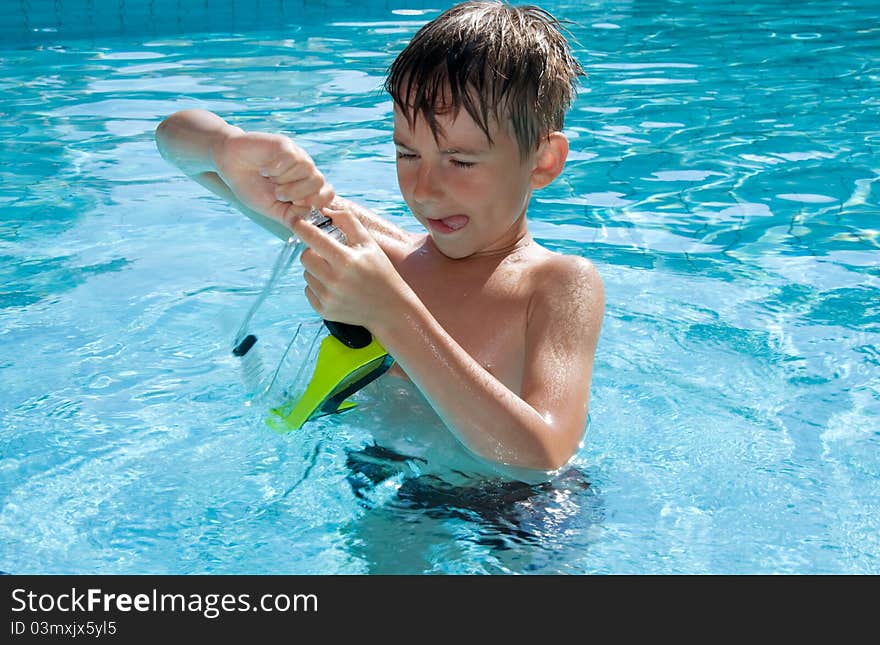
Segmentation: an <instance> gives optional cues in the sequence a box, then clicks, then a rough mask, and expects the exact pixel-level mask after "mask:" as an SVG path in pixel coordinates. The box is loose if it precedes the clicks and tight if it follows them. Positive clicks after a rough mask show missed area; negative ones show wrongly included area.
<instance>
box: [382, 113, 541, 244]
mask: <svg viewBox="0 0 880 645" xmlns="http://www.w3.org/2000/svg"><path fill="white" fill-rule="evenodd" d="M437 120H438V122H439V124H440V127H441V131H440V133H439V136H438V137H437V139H435V138H434V134H433V133H432V131H431V128H430V126H429V125H428V123H427V121H426V120H425V118H424V117H422V116H421V115H420V116H419V118H418V120H417V121H416V124H415V127H414V128H410V126H409V124H408V123H407V120H406V117H405V116H404V114H403V112H401V111H400V108H399V107H398V106H396V105H395V107H394V143H395V146H396V148H397V181H398V183H399V184H400V192H401V193H402V194H403V198H404V200H405V201H406V203H407V206H409V208H410V211H412V213H413V215H414V216H415V217H416V219H417V220H418V221H419V222H420V223H421V224H422V226H424V227H425V228H426V229H427V230H428V233H429V234H430V236H431V238H432V239H433V241H434V244H435V245H436V246H437V248H438V249H439V250H440V252H441V253H443V254H444V255H446V256H447V257H450V258H455V259H460V258H466V257H470V256H473V255H476V254H483V253H491V252H493V251H498V250H502V249H505V248H509V247H511V246H512V245H514V244H515V243H516V242H517V241H519V240H520V239H522V237H524V236H525V235H526V233H527V229H526V220H525V212H526V207H527V205H528V202H529V198H530V197H531V192H532V184H531V174H532V170H533V167H534V158H535V155H530V157H529V158H528V159H522V158H521V156H520V150H519V146H518V144H517V142H516V139H515V138H514V137H513V136H512V134H511V133H510V132H509V131H508V129H507V128H503V127H499V126H498V125H497V124H496V123H495V122H494V120H493V121H492V125H491V126H490V133H491V135H492V143H490V142H489V140H488V139H487V138H486V135H485V133H484V132H483V131H482V130H481V129H480V128H479V126H478V125H477V124H476V123H475V122H474V120H473V119H472V118H471V116H470V115H469V114H468V113H467V110H464V109H462V110H460V111H459V113H458V114H457V115H456V116H455V117H453V116H452V115H451V114H446V115H438V116H437Z"/></svg>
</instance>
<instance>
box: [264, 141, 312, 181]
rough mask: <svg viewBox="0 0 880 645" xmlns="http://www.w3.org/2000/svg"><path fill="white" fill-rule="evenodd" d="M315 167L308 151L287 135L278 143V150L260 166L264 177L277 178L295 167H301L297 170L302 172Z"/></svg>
mask: <svg viewBox="0 0 880 645" xmlns="http://www.w3.org/2000/svg"><path fill="white" fill-rule="evenodd" d="M314 167H315V164H314V162H313V161H312V158H311V157H310V156H309V155H308V153H307V152H306V151H305V150H303V149H302V148H300V147H299V146H298V145H296V144H295V143H294V142H293V141H291V140H290V139H288V138H286V137H285V138H284V141H282V142H281V143H280V145H278V152H277V153H276V154H275V155H273V156H272V158H270V159H269V161H267V162H266V163H264V164H262V165H261V166H260V174H261V175H263V177H272V178H277V177H280V176H282V175H283V174H284V173H288V172H291V171H292V170H295V169H300V170H298V171H297V172H299V173H302V172H303V170H305V171H306V172H308V170H309V169H310V168H314Z"/></svg>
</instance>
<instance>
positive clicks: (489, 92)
mask: <svg viewBox="0 0 880 645" xmlns="http://www.w3.org/2000/svg"><path fill="white" fill-rule="evenodd" d="M562 30H563V28H562V25H561V23H560V22H559V21H558V20H557V19H556V18H554V17H553V16H552V15H551V14H550V13H548V12H547V11H545V10H543V9H541V8H539V7H536V6H533V5H526V6H512V5H509V4H507V3H504V2H495V1H485V0H482V1H472V2H464V3H462V4H459V5H456V6H454V7H452V8H451V9H448V10H446V11H445V12H443V13H442V14H440V15H439V16H437V18H435V19H434V20H432V21H431V22H429V23H427V24H426V25H424V26H423V27H422V28H421V29H419V31H418V32H417V33H416V35H415V36H414V37H413V39H412V40H411V41H410V43H409V44H408V45H407V46H406V47H405V48H404V50H403V51H402V52H401V53H400V54H399V55H398V56H397V59H396V60H395V61H394V63H392V65H391V67H390V68H389V71H388V77H387V79H386V81H385V89H386V90H387V91H388V93H389V94H391V97H392V98H393V99H394V102H395V103H396V104H397V105H398V106H399V107H400V109H401V110H402V111H403V113H404V114H405V115H406V119H407V122H408V123H409V125H410V127H413V126H414V125H415V122H416V120H417V119H418V117H419V115H421V116H422V117H424V118H425V120H426V121H427V122H428V125H429V126H430V128H431V131H432V132H433V133H434V137H435V138H437V137H438V136H439V134H440V133H441V128H440V125H439V123H438V122H437V115H438V114H447V113H451V114H458V112H459V110H461V108H464V109H465V110H466V111H467V113H468V114H469V115H470V116H471V118H472V119H473V120H474V121H475V122H476V123H477V125H478V126H479V127H480V129H481V130H482V131H483V132H484V133H485V134H486V137H487V138H488V139H489V141H490V142H491V141H492V137H491V136H490V135H489V124H490V119H495V121H496V122H497V123H498V124H504V123H505V119H506V118H509V119H510V124H511V126H512V134H513V136H514V137H515V138H516V140H517V143H518V144H519V148H520V154H521V155H522V156H523V158H525V157H526V156H527V155H528V154H529V153H531V152H532V151H534V150H535V149H536V147H537V144H538V141H539V139H540V138H541V137H545V136H547V135H549V134H550V133H551V132H554V131H556V130H561V129H562V127H563V121H564V117H565V112H566V111H567V110H568V108H569V107H570V106H571V102H572V100H573V99H574V95H575V86H576V84H577V78H578V77H579V76H583V75H584V71H583V68H582V67H581V66H580V64H579V63H578V62H577V60H575V58H574V57H573V56H572V54H571V49H570V47H569V44H568V41H567V40H566V38H565V36H564V35H563V34H562Z"/></svg>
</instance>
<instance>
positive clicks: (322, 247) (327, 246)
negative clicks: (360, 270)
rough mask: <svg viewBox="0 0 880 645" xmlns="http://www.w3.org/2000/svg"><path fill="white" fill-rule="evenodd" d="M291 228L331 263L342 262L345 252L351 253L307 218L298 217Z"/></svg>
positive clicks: (307, 244)
mask: <svg viewBox="0 0 880 645" xmlns="http://www.w3.org/2000/svg"><path fill="white" fill-rule="evenodd" d="M291 230H292V231H293V232H294V233H296V234H297V235H298V236H299V239H301V240H302V241H303V242H305V243H306V246H308V247H310V248H312V249H314V250H315V251H316V252H317V253H318V255H320V256H321V257H322V258H323V259H324V261H326V262H327V263H328V264H330V265H333V264H336V263H337V262H341V261H342V260H343V259H344V258H345V254H346V253H350V251H349V250H348V249H347V248H345V246H344V245H343V244H340V243H339V242H337V241H336V240H335V239H334V238H332V237H330V236H329V235H327V234H326V233H324V232H323V231H322V230H321V229H319V228H318V227H317V226H315V225H314V224H312V223H311V222H309V221H308V220H307V219H304V218H298V219H296V220H295V221H294V222H293V223H292V226H291Z"/></svg>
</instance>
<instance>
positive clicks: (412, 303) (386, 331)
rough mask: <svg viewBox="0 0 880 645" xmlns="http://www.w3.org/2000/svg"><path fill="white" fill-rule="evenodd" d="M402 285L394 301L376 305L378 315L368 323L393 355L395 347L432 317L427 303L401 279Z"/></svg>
mask: <svg viewBox="0 0 880 645" xmlns="http://www.w3.org/2000/svg"><path fill="white" fill-rule="evenodd" d="M401 283H402V287H401V288H400V289H399V290H397V291H396V293H395V298H394V299H393V301H391V302H388V303H385V304H384V305H383V306H380V307H376V313H377V316H376V318H375V319H374V320H371V321H369V323H368V324H367V325H366V327H367V329H369V330H370V331H371V332H372V333H373V335H374V336H375V337H376V339H377V340H378V341H379V342H380V343H381V344H382V346H383V347H385V349H387V350H388V351H389V353H391V354H392V355H393V354H394V351H393V348H394V347H395V346H396V345H397V344H399V343H401V342H402V341H404V339H405V338H406V337H407V336H410V335H412V334H413V333H414V332H417V330H419V329H423V328H424V327H425V326H426V323H427V318H426V316H427V317H430V314H429V313H428V311H427V309H426V308H425V305H424V304H423V303H422V301H421V300H419V297H418V296H417V295H416V294H415V292H414V291H413V290H412V289H411V288H410V286H409V285H408V284H406V282H404V281H403V280H402V279H401Z"/></svg>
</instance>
